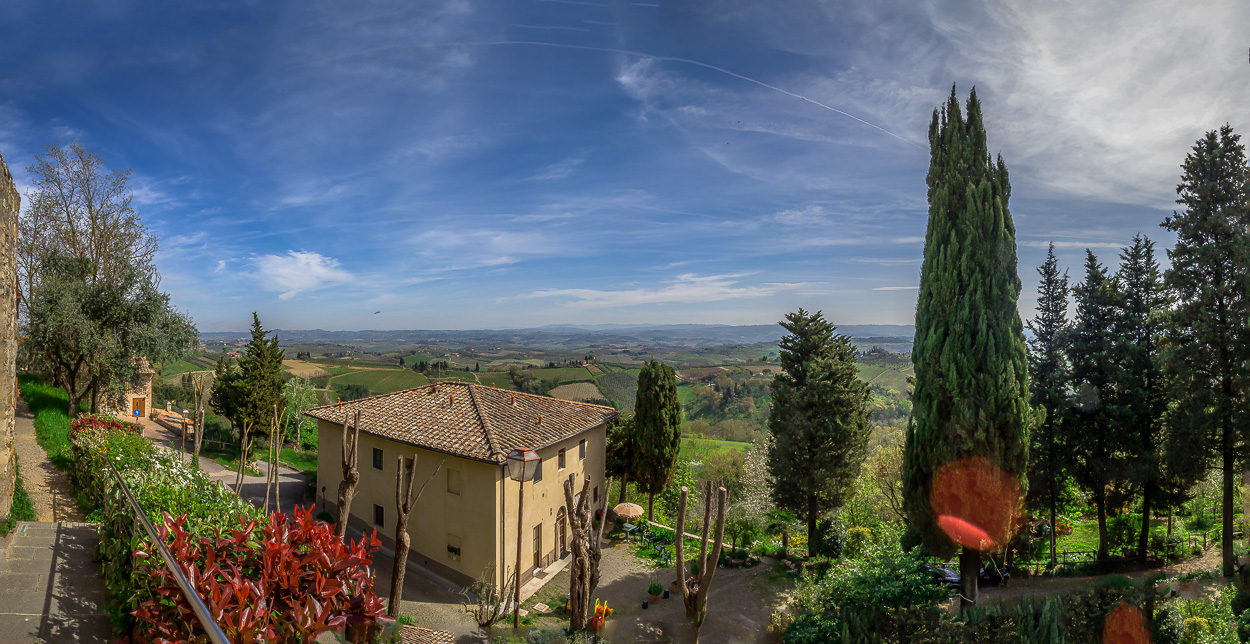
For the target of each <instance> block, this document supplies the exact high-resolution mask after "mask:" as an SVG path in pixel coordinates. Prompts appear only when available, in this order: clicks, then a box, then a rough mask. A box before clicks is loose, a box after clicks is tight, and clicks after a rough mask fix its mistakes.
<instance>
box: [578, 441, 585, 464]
mask: <svg viewBox="0 0 1250 644" xmlns="http://www.w3.org/2000/svg"><path fill="white" fill-rule="evenodd" d="M584 458H586V439H584V438H583V439H582V440H580V441H578V443H577V460H579V461H580V460H582V459H584Z"/></svg>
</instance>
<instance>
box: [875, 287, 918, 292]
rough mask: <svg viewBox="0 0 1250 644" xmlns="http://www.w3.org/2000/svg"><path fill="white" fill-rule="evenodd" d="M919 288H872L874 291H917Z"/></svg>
mask: <svg viewBox="0 0 1250 644" xmlns="http://www.w3.org/2000/svg"><path fill="white" fill-rule="evenodd" d="M919 289H920V287H919V286H878V287H877V288H874V289H872V290H874V291H916V290H919Z"/></svg>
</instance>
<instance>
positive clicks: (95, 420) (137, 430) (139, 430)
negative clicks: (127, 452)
mask: <svg viewBox="0 0 1250 644" xmlns="http://www.w3.org/2000/svg"><path fill="white" fill-rule="evenodd" d="M93 429H95V430H103V431H119V432H126V433H130V434H134V435H135V436H140V435H142V434H143V427H141V426H140V425H139V424H138V423H131V422H127V421H124V420H121V419H119V418H117V417H116V416H97V415H92V414H81V415H79V416H78V418H75V419H74V420H72V421H70V423H69V440H70V442H71V443H73V442H74V439H75V438H76V437H77V436H78V434H80V433H81V432H84V431H87V430H93Z"/></svg>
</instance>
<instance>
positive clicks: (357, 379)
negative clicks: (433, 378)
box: [331, 369, 430, 394]
mask: <svg viewBox="0 0 1250 644" xmlns="http://www.w3.org/2000/svg"><path fill="white" fill-rule="evenodd" d="M331 382H332V383H333V384H335V385H364V386H366V387H368V388H369V391H370V393H374V394H389V393H391V392H394V391H401V390H403V389H411V388H413V387H420V386H422V385H428V384H430V381H429V379H428V378H426V377H425V376H423V375H421V374H419V373H416V372H414V371H409V370H407V369H404V370H400V369H363V370H357V371H353V372H351V373H346V374H343V375H341V376H335V377H334V378H333V379H332V380H331Z"/></svg>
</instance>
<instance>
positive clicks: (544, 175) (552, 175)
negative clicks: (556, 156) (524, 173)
mask: <svg viewBox="0 0 1250 644" xmlns="http://www.w3.org/2000/svg"><path fill="white" fill-rule="evenodd" d="M585 162H586V159H583V158H581V157H573V158H569V159H565V160H563V161H560V162H558V163H553V164H551V165H549V166H547V167H545V168H540V169H539V170H538V172H535V173H534V175H533V176H531V177H530V179H533V180H536V181H551V180H553V179H563V178H565V177H567V176H569V175H570V174H572V173H573V171H574V170H576V169H577V167H578V166H580V165H581V164H583V163H585Z"/></svg>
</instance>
